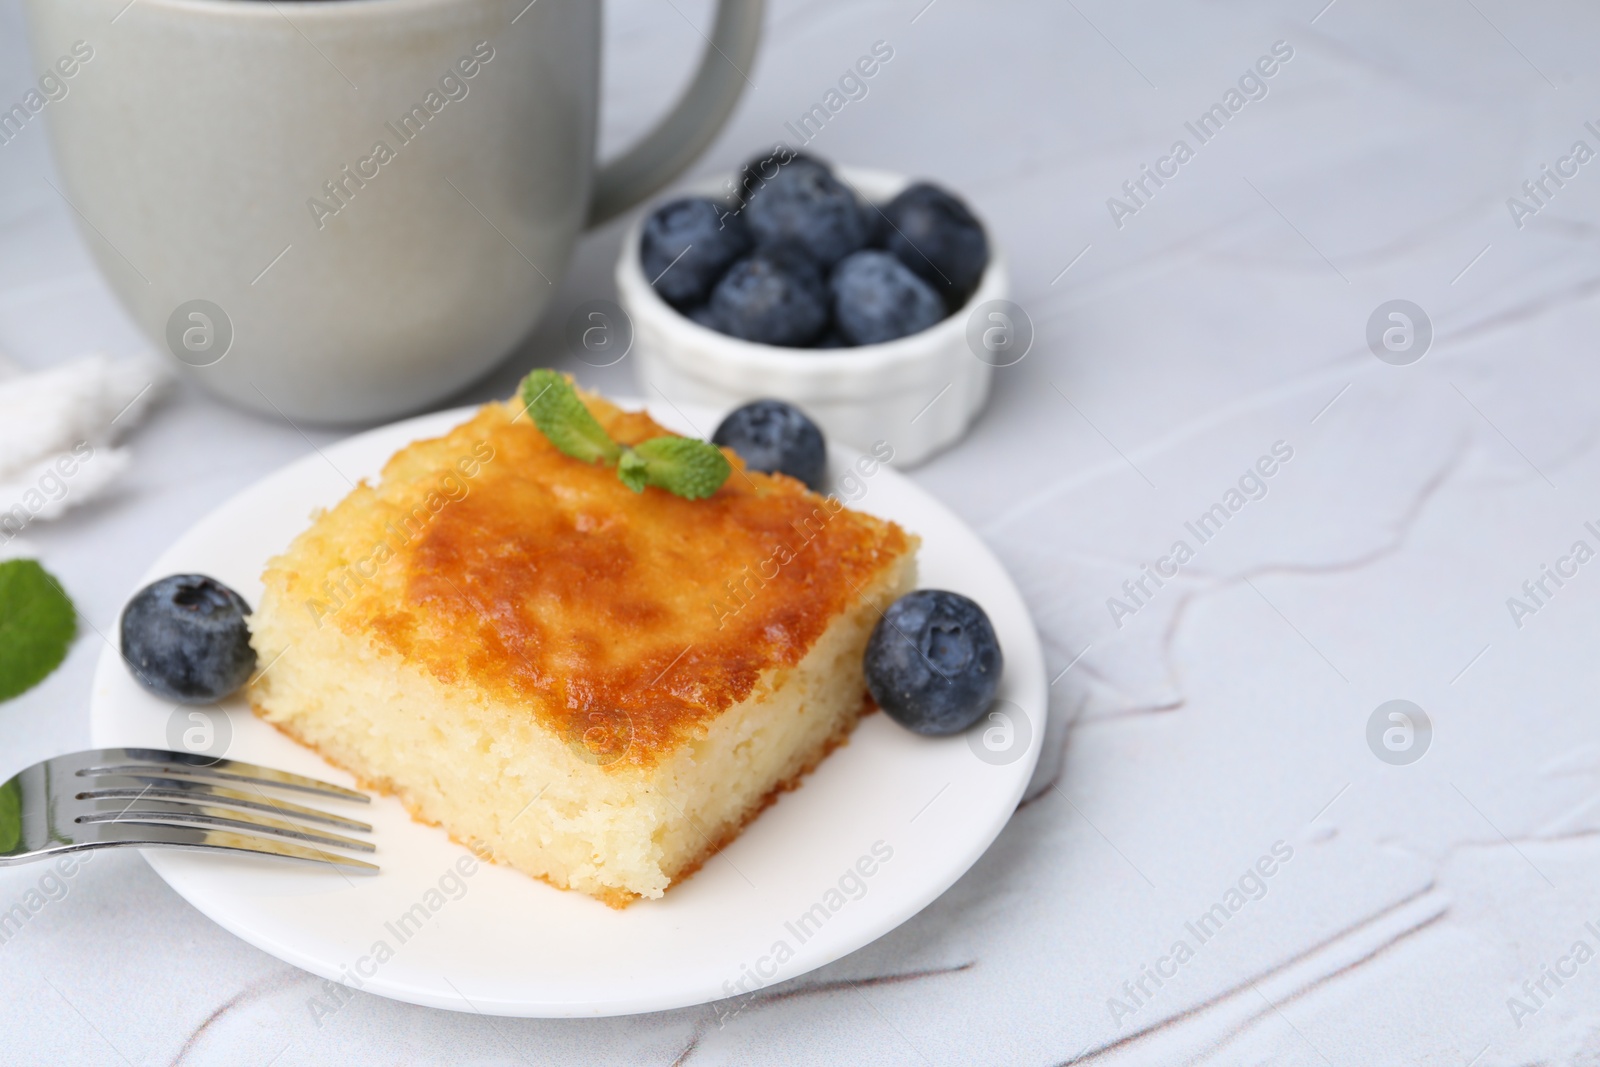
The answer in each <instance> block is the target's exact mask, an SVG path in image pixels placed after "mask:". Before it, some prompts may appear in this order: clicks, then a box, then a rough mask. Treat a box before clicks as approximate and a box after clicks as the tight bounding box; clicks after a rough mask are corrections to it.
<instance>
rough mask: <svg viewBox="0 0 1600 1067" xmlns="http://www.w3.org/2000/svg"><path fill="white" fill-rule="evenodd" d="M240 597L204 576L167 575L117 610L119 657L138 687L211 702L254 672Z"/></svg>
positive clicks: (181, 698) (161, 694) (244, 606)
mask: <svg viewBox="0 0 1600 1067" xmlns="http://www.w3.org/2000/svg"><path fill="white" fill-rule="evenodd" d="M249 614H250V605H249V604H247V603H245V600H244V597H242V596H240V595H239V594H238V593H236V592H234V591H233V590H232V589H230V588H228V587H227V586H226V585H223V584H222V583H221V582H219V581H217V580H216V579H215V578H209V577H207V576H206V575H203V574H174V575H170V576H169V577H166V578H162V579H160V580H159V581H156V582H152V583H150V584H149V585H147V586H145V587H144V588H143V589H141V590H139V592H137V593H135V594H134V597H133V599H132V600H130V601H128V606H127V607H126V608H124V609H123V611H122V658H123V660H124V661H125V662H126V663H127V664H128V669H129V670H130V671H131V672H132V673H133V676H134V678H135V679H136V680H137V681H138V682H139V684H140V685H142V686H144V688H145V689H147V690H149V691H150V692H152V693H154V694H155V695H156V696H158V697H162V698H163V699H166V700H173V701H177V702H178V703H180V704H212V703H215V702H216V701H218V700H221V699H222V698H223V697H225V696H227V695H228V694H229V693H232V692H233V691H234V690H236V689H238V688H239V687H240V686H241V685H243V684H244V683H245V682H246V681H247V680H248V679H249V677H250V672H251V671H253V670H255V666H256V653H255V649H253V648H251V647H250V628H249V626H248V625H247V624H246V621H245V618H246V616H248V615H249Z"/></svg>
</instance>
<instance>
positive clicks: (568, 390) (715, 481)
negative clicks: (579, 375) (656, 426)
mask: <svg viewBox="0 0 1600 1067" xmlns="http://www.w3.org/2000/svg"><path fill="white" fill-rule="evenodd" d="M522 406H523V408H524V409H525V410H526V411H527V412H528V417H529V418H531V419H532V420H533V424H534V425H535V426H537V427H538V428H539V432H540V433H542V434H544V435H545V437H547V438H549V439H550V443H551V444H553V445H555V446H556V448H558V449H560V450H561V451H562V452H563V453H565V454H566V455H569V456H571V457H572V458H573V459H577V460H582V461H583V462H584V463H605V464H606V465H607V466H615V467H616V468H617V477H618V478H619V479H620V480H621V481H622V484H623V485H626V486H627V487H628V488H629V489H632V490H633V491H634V492H635V493H642V492H644V489H645V486H647V485H653V486H655V487H656V488H657V489H664V490H666V491H667V492H669V493H673V494H675V495H677V496H681V497H683V498H684V499H686V500H703V499H704V498H706V497H708V496H710V495H711V494H713V493H715V492H716V491H717V490H718V489H719V488H721V487H722V483H723V482H725V481H727V480H728V475H729V474H731V473H732V472H733V467H732V465H731V464H729V463H728V457H727V456H724V455H723V454H722V449H720V448H718V447H717V446H716V445H714V444H711V443H710V442H709V441H700V440H696V439H695V438H692V437H674V436H670V435H668V436H663V437H652V438H651V439H650V440H648V441H641V442H639V443H638V444H637V445H632V446H629V445H621V444H618V443H617V442H616V441H613V440H612V439H611V436H610V435H609V434H607V433H606V431H605V428H604V427H602V426H601V425H600V422H599V420H597V419H596V418H595V417H594V415H593V414H592V413H591V412H590V411H589V409H588V407H587V406H585V404H584V402H583V400H582V398H580V397H579V396H578V393H577V390H575V389H573V387H572V383H571V382H570V381H568V380H567V377H566V375H564V374H559V373H557V372H556V371H553V370H544V369H541V370H536V371H534V372H533V373H531V374H529V375H528V376H527V377H526V378H524V379H523V380H522Z"/></svg>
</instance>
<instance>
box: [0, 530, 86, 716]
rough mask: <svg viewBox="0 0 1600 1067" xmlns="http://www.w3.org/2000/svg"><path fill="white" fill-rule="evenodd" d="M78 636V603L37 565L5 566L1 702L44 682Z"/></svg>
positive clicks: (0, 579)
mask: <svg viewBox="0 0 1600 1067" xmlns="http://www.w3.org/2000/svg"><path fill="white" fill-rule="evenodd" d="M77 632H78V616H77V612H76V611H74V610H73V607H72V601H71V600H69V599H67V594H66V593H64V592H62V591H61V584H60V583H59V582H57V581H56V580H55V579H54V578H53V577H51V576H50V573H49V572H48V571H46V570H45V569H44V568H43V567H41V566H39V564H38V562H37V561H36V560H31V559H13V560H7V561H6V562H4V563H0V700H10V699H11V698H12V697H14V696H19V695H21V694H22V693H26V692H27V691H28V690H30V689H32V688H33V687H34V686H36V685H38V684H39V683H40V682H42V681H44V679H45V678H46V677H47V676H48V675H49V674H50V672H51V671H53V670H55V669H56V668H57V667H58V666H60V665H61V661H62V660H64V659H66V657H67V646H68V645H70V644H72V639H73V637H74V636H75V635H76V634H77Z"/></svg>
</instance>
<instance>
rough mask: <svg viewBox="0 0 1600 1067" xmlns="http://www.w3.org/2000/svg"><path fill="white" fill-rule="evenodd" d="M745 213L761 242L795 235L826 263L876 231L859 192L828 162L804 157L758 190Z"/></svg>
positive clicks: (808, 251)
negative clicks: (848, 184) (847, 185)
mask: <svg viewBox="0 0 1600 1067" xmlns="http://www.w3.org/2000/svg"><path fill="white" fill-rule="evenodd" d="M744 215H745V218H746V220H747V221H748V222H749V223H750V232H751V234H752V235H754V237H755V239H756V241H757V243H759V244H767V243H770V242H774V241H792V242H794V243H795V244H797V245H799V246H800V247H801V248H802V249H804V250H805V252H806V254H807V255H809V256H810V257H811V258H812V259H814V260H816V261H817V264H818V265H819V266H821V267H824V268H826V267H831V266H833V265H834V264H835V263H837V262H839V260H841V259H843V258H844V257H845V256H848V255H849V254H850V253H851V252H854V251H855V250H856V249H858V248H861V247H862V246H864V245H865V244H866V243H867V238H869V237H870V236H872V226H871V221H870V220H869V219H868V217H867V214H866V211H865V209H863V207H862V205H861V203H860V202H859V201H858V200H857V199H856V194H855V193H853V192H851V191H850V189H849V188H847V187H846V186H845V185H844V184H843V183H841V182H840V181H839V179H837V178H835V177H834V176H833V174H832V173H831V172H829V171H828V169H827V168H826V167H823V166H822V165H821V164H819V163H816V162H815V161H812V160H807V159H804V158H803V157H802V158H801V159H797V160H794V161H792V162H790V163H788V164H787V165H785V166H783V167H780V168H779V169H778V173H777V175H776V176H774V177H773V178H772V179H771V180H770V181H767V182H766V183H765V184H763V185H761V186H760V187H759V188H757V189H755V190H754V191H752V192H751V194H750V198H749V201H748V203H747V204H746V206H745V211H744Z"/></svg>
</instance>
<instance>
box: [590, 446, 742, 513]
mask: <svg viewBox="0 0 1600 1067" xmlns="http://www.w3.org/2000/svg"><path fill="white" fill-rule="evenodd" d="M631 451H632V452H633V453H634V455H636V456H638V457H639V458H640V459H642V460H644V466H643V469H642V471H641V474H642V475H643V482H644V485H653V486H655V487H656V488H658V489H665V490H666V491H667V492H669V493H676V494H677V495H678V496H681V497H683V498H684V499H686V500H702V499H704V498H705V497H708V496H710V495H711V494H712V493H715V492H716V491H717V490H718V489H720V488H721V487H722V483H723V482H725V481H727V480H728V475H729V474H730V473H732V471H733V467H732V465H731V464H729V463H728V457H727V456H724V455H723V454H722V449H720V448H718V447H717V446H716V445H714V444H712V443H711V442H709V441H697V440H695V439H694V438H692V437H652V438H651V439H650V440H648V441H640V442H639V443H638V444H636V445H634V446H633V448H632V450H631ZM617 473H618V475H621V474H622V470H621V468H620V467H619V468H618V470H617ZM622 480H623V481H624V482H627V481H628V479H627V478H626V477H623V479H622ZM628 484H629V486H630V487H631V486H632V484H633V483H632V482H629V483H628ZM642 488H643V486H641V487H640V488H639V489H635V490H634V492H640V491H641V490H642Z"/></svg>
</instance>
